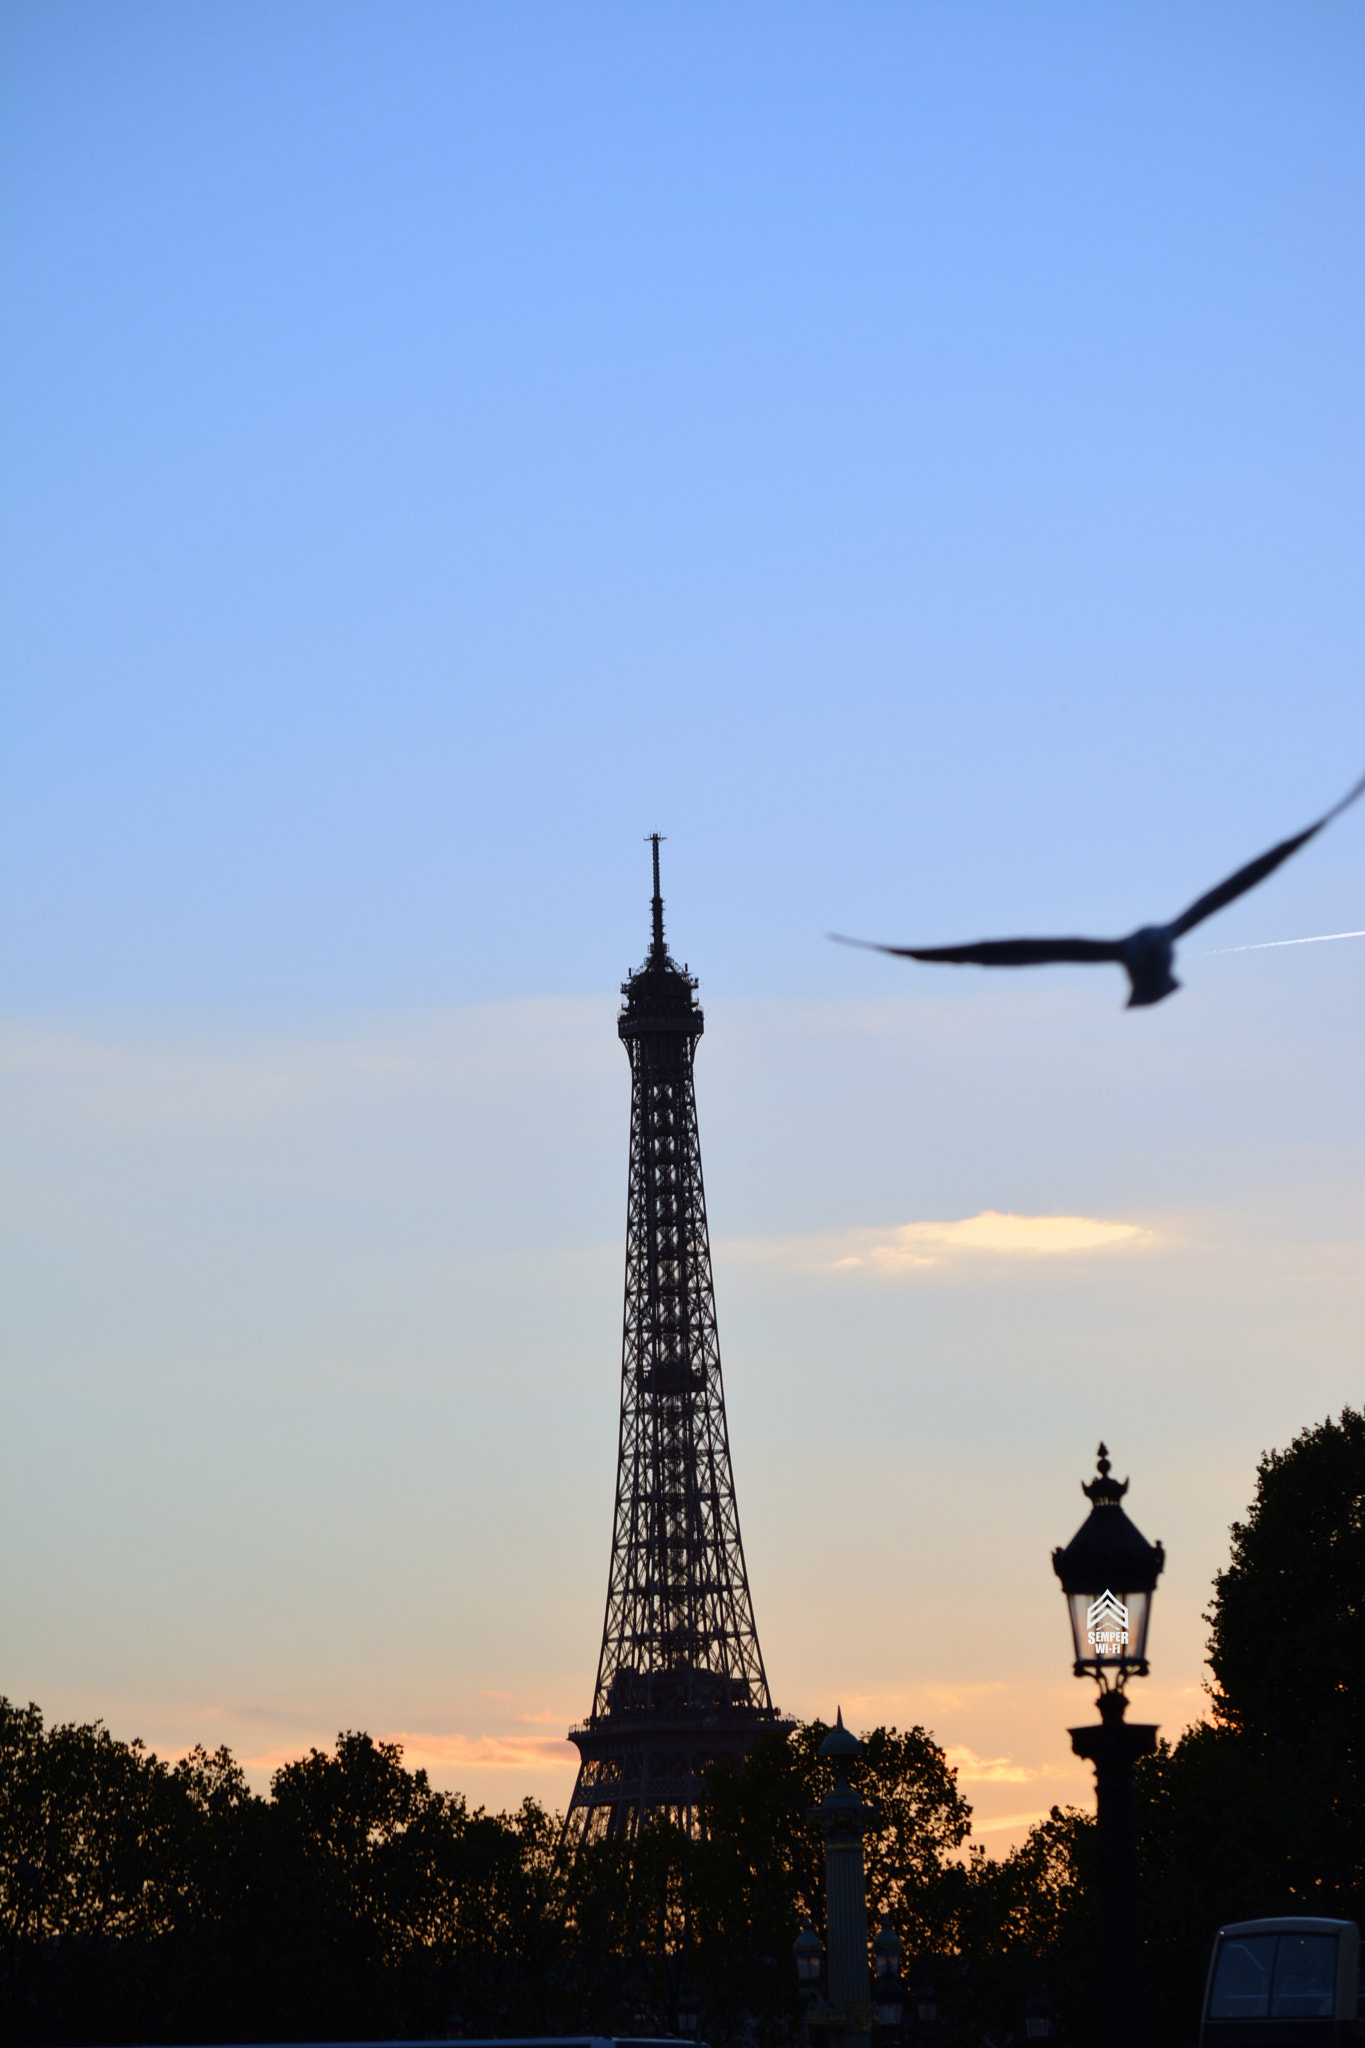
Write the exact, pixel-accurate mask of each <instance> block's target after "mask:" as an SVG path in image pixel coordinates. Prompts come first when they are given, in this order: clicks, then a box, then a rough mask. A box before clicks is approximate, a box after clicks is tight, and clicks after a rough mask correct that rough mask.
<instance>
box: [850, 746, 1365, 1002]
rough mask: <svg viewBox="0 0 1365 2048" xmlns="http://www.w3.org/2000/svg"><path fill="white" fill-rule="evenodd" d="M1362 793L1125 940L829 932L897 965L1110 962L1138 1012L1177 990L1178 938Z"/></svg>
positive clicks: (1364, 783)
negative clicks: (879, 939)
mask: <svg viewBox="0 0 1365 2048" xmlns="http://www.w3.org/2000/svg"><path fill="white" fill-rule="evenodd" d="M1362 790H1365V776H1362V777H1361V779H1360V781H1359V782H1358V783H1357V784H1356V786H1355V788H1354V789H1353V790H1351V791H1350V792H1349V794H1348V795H1346V796H1344V797H1343V798H1342V799H1341V802H1340V803H1339V804H1333V806H1332V808H1331V810H1330V811H1327V812H1325V813H1324V814H1323V816H1322V817H1320V818H1319V819H1318V820H1317V823H1316V824H1313V825H1310V826H1308V828H1307V830H1306V831H1303V832H1296V833H1295V835H1294V837H1293V838H1292V839H1282V840H1281V841H1280V843H1279V845H1278V846H1272V847H1271V849H1270V851H1269V853H1263V854H1260V855H1259V856H1258V857H1257V858H1256V859H1255V860H1251V861H1248V862H1247V864H1246V866H1245V867H1244V868H1238V870H1237V872H1236V874H1235V875H1229V876H1228V878H1227V880H1226V881H1225V882H1220V883H1219V884H1218V886H1217V888H1216V889H1210V890H1209V891H1208V892H1207V894H1205V895H1203V896H1199V897H1196V898H1195V901H1194V902H1193V903H1192V904H1191V905H1190V907H1189V909H1188V910H1184V911H1182V912H1181V914H1180V916H1179V917H1177V918H1175V919H1173V920H1172V922H1171V923H1170V924H1145V925H1142V926H1140V927H1139V929H1138V930H1137V931H1135V932H1129V934H1128V936H1127V938H1124V939H978V940H976V941H975V942H974V943H973V944H972V945H970V946H882V945H878V944H877V943H876V942H875V941H874V940H870V939H848V938H845V937H844V936H843V934H842V933H841V932H831V933H830V937H831V938H833V939H837V940H838V941H839V943H840V945H842V946H867V947H869V948H870V950H871V951H872V952H874V953H894V954H895V955H896V957H897V958H898V959H901V960H940V961H948V962H949V963H950V964H952V965H954V966H958V967H963V966H970V967H1046V966H1050V965H1053V964H1055V963H1057V962H1059V961H1070V962H1072V963H1076V962H1080V963H1082V964H1084V965H1090V964H1092V963H1094V962H1096V961H1113V962H1116V963H1117V964H1118V966H1120V967H1122V968H1123V969H1124V970H1125V972H1126V973H1127V976H1128V979H1129V981H1130V982H1131V984H1132V992H1131V994H1130V995H1129V997H1128V1008H1129V1009H1130V1010H1134V1009H1142V1008H1143V1007H1144V1006H1145V1005H1147V1004H1149V1003H1159V1002H1160V1001H1161V999H1162V997H1163V996H1169V995H1172V994H1174V992H1175V990H1176V989H1178V988H1179V986H1180V983H1179V982H1178V981H1177V980H1176V978H1175V976H1174V974H1173V973H1172V972H1171V968H1172V966H1173V964H1174V962H1175V942H1176V940H1177V939H1183V938H1184V936H1185V934H1186V932H1189V931H1193V930H1194V927H1195V926H1196V925H1197V924H1202V923H1203V922H1204V919H1205V918H1206V917H1212V916H1213V914H1214V912H1215V911H1216V910H1223V909H1225V908H1226V907H1227V905H1228V904H1229V903H1235V902H1236V900H1237V898H1238V897H1239V896H1245V894H1246V892H1247V890H1248V889H1254V888H1255V887H1256V884H1257V883H1258V882H1263V881H1264V880H1265V879H1266V876H1267V875H1273V874H1274V872H1275V870H1276V868H1277V867H1279V866H1280V864H1281V863H1282V862H1283V861H1287V860H1288V858H1289V856H1290V854H1291V853H1297V852H1298V850H1299V848H1300V847H1301V846H1306V845H1307V844H1308V842H1309V840H1310V839H1311V838H1313V836H1314V834H1315V833H1318V832H1321V830H1322V828H1323V826H1324V825H1328V824H1330V823H1331V821H1332V819H1333V818H1335V817H1336V816H1338V814H1339V813H1340V812H1342V811H1344V810H1345V809H1346V806H1347V805H1348V804H1353V803H1354V802H1355V800H1356V798H1357V797H1358V796H1359V795H1360V793H1361V791H1362Z"/></svg>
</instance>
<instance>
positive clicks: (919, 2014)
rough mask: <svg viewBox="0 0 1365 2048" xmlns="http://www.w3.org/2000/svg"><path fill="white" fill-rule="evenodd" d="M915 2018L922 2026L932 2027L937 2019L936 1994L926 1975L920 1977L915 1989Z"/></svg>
mask: <svg viewBox="0 0 1365 2048" xmlns="http://www.w3.org/2000/svg"><path fill="white" fill-rule="evenodd" d="M915 2018H916V2019H917V2020H918V2021H919V2023H920V2025H921V2026H922V2027H932V2026H933V2025H934V2024H935V2022H936V2021H937V2019H938V1996H937V1993H936V1992H935V1990H934V1987H933V1983H932V1981H931V1980H930V1978H929V1977H928V1976H927V1975H925V1976H922V1977H921V1978H920V1980H919V1983H918V1985H917V1986H916V1989H915Z"/></svg>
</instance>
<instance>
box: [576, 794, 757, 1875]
mask: <svg viewBox="0 0 1365 2048" xmlns="http://www.w3.org/2000/svg"><path fill="white" fill-rule="evenodd" d="M650 840H651V843H652V845H653V848H654V904H653V934H652V940H651V944H650V948H649V954H648V957H647V958H646V960H645V963H644V965H643V967H640V968H637V970H636V971H635V973H634V974H632V975H631V976H630V979H629V980H628V981H626V982H623V983H622V986H621V993H622V995H623V996H624V997H625V1002H624V1004H623V1005H622V1009H621V1014H620V1017H619V1019H618V1022H617V1030H618V1031H619V1033H620V1036H621V1042H622V1044H623V1045H624V1046H625V1048H626V1053H627V1056H628V1058H629V1060H630V1073H631V1096H630V1185H629V1194H628V1198H627V1207H626V1309H625V1332H624V1336H623V1339H622V1346H621V1438H620V1451H619V1455H618V1461H617V1468H616V1517H615V1522H614V1524H613V1528H612V1540H611V1568H610V1571H609V1572H608V1575H607V1612H606V1619H605V1622H604V1624H603V1628H602V1651H601V1656H600V1657H599V1659H598V1665H597V1687H596V1691H595V1692H594V1694H593V1703H592V1712H591V1714H590V1715H589V1716H588V1719H587V1720H586V1721H585V1722H584V1723H583V1724H582V1725H581V1726H580V1727H577V1728H572V1729H570V1731H569V1740H570V1741H571V1742H574V1743H576V1744H577V1746H578V1751H579V1755H580V1758H581V1762H580V1765H579V1770H578V1779H577V1782H576V1784H575V1785H574V1789H573V1797H572V1799H571V1800H570V1802H569V1812H568V1817H567V1820H566V1823H565V1831H566V1834H567V1835H569V1836H571V1837H577V1838H578V1839H579V1840H584V1841H591V1840H595V1839H598V1838H602V1837H606V1836H627V1837H629V1836H634V1835H635V1834H637V1833H638V1832H639V1830H640V1829H641V1827H643V1826H645V1825H647V1824H648V1823H649V1822H651V1821H653V1820H659V1819H668V1820H671V1821H674V1822H676V1823H677V1824H678V1825H679V1826H681V1827H683V1828H685V1829H686V1830H687V1831H688V1832H689V1833H695V1832H697V1830H698V1827H699V1805H700V1799H701V1794H702V1790H703V1784H702V1774H703V1772H704V1771H705V1769H706V1766H707V1764H708V1763H711V1762H712V1761H714V1760H715V1759H717V1758H719V1757H724V1756H743V1755H745V1754H747V1752H748V1750H749V1748H750V1747H751V1745H752V1744H753V1742H754V1740H755V1738H756V1737H757V1736H758V1735H760V1734H762V1733H763V1732H764V1731H765V1730H768V1729H778V1728H781V1729H786V1728H790V1727H791V1726H792V1725H793V1723H791V1722H790V1721H784V1720H783V1719H781V1717H780V1716H779V1715H778V1713H777V1711H776V1709H775V1708H774V1706H773V1703H772V1699H771V1697H770V1696H769V1692H768V1680H767V1675H766V1673H765V1672H764V1669H763V1653H762V1651H761V1650H760V1649H759V1647H758V1632H757V1630H756V1628H755V1627H754V1610H753V1602H752V1600H751V1599H750V1597H749V1578H748V1574H747V1572H746V1571H745V1568H744V1549H743V1546H742V1544H741V1542H740V1535H739V1513H738V1510H737V1508H736V1506H735V1482H734V1476H733V1474H732V1472H731V1470H730V1442H729V1436H728V1434H727V1431H726V1427H725V1394H724V1389H723V1387H722V1385H721V1376H720V1345H719V1341H718V1339H717V1335H716V1303H715V1295H714V1291H713V1288H712V1284H711V1247H710V1243H709V1241H708V1238H707V1232H706V1197H705V1193H704V1191H703V1187H702V1175H701V1145H700V1142H699V1140H698V1137H697V1104H696V1097H695V1095H694V1093H693V1085H692V1063H693V1059H694V1057H695V1055H696V1050H697V1040H698V1039H699V1038H700V1037H701V1034H702V1013H701V1010H700V1008H699V1007H698V1004H697V999H696V987H697V983H696V979H695V977H694V976H693V975H691V974H689V973H688V971H687V969H686V967H679V966H678V964H677V962H676V960H673V959H671V958H670V956H669V953H668V949H667V947H666V946H665V944H664V907H663V899H662V897H661V895H660V893H659V834H658V833H657V832H654V833H651V834H650Z"/></svg>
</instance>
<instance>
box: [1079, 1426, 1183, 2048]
mask: <svg viewBox="0 0 1365 2048" xmlns="http://www.w3.org/2000/svg"><path fill="white" fill-rule="evenodd" d="M1109 1473H1110V1464H1109V1453H1108V1451H1107V1450H1106V1449H1105V1447H1104V1445H1103V1444H1101V1445H1100V1449H1099V1471H1098V1474H1097V1476H1096V1477H1095V1478H1094V1479H1092V1480H1091V1481H1090V1483H1089V1484H1088V1485H1083V1486H1082V1489H1081V1490H1082V1492H1083V1493H1084V1494H1085V1496H1086V1498H1087V1499H1088V1500H1089V1502H1090V1513H1089V1515H1088V1516H1087V1518H1086V1520H1085V1521H1084V1522H1083V1523H1082V1524H1081V1526H1080V1528H1079V1529H1078V1530H1077V1531H1076V1534H1075V1535H1074V1536H1073V1537H1072V1539H1071V1541H1070V1543H1068V1544H1067V1545H1066V1547H1065V1549H1062V1550H1054V1551H1053V1553H1052V1566H1053V1570H1054V1571H1055V1572H1056V1574H1057V1576H1058V1578H1059V1579H1060V1580H1061V1582H1062V1591H1063V1592H1064V1593H1065V1594H1066V1602H1067V1609H1068V1612H1069V1614H1070V1617H1071V1637H1072V1648H1073V1649H1074V1651H1075V1671H1076V1676H1077V1678H1093V1679H1094V1680H1095V1682H1096V1684H1097V1685H1098V1687H1099V1695H1100V1696H1099V1709H1100V1720H1099V1726H1098V1727H1096V1726H1095V1725H1094V1724H1093V1723H1092V1724H1091V1725H1090V1726H1089V1727H1086V1728H1073V1729H1071V1730H1070V1735H1071V1747H1072V1749H1073V1750H1074V1751H1075V1752H1076V1755H1077V1756H1083V1757H1086V1758H1088V1759H1089V1760H1090V1762H1091V1763H1093V1764H1094V1766H1095V1809H1096V1812H1095V1817H1096V1824H1097V1828H1098V1834H1099V1844H1098V1846H1099V1892H1100V1897H1099V1906H1100V1930H1101V1932H1100V1947H1101V1963H1102V1967H1103V1982H1102V1986H1101V1991H1100V2003H1101V2010H1100V2014H1099V2020H1100V2038H1101V2040H1102V2041H1103V2042H1104V2043H1105V2044H1106V2048H1141V2043H1142V2019H1141V1990H1140V1985H1139V1965H1140V1961H1141V1934H1140V1931H1139V1926H1138V1863H1137V1787H1136V1784H1135V1782H1134V1778H1133V1765H1134V1763H1135V1762H1136V1760H1137V1758H1138V1757H1140V1756H1146V1755H1149V1754H1150V1753H1151V1751H1152V1750H1154V1749H1155V1748H1156V1729H1155V1728H1154V1727H1147V1726H1140V1725H1130V1724H1129V1723H1128V1722H1126V1721H1125V1720H1124V1715H1125V1714H1126V1713H1127V1711H1128V1699H1127V1695H1126V1692H1125V1687H1126V1685H1127V1683H1128V1680H1129V1679H1130V1678H1145V1677H1146V1675H1147V1627H1148V1623H1149V1622H1150V1620H1151V1613H1152V1595H1153V1593H1154V1592H1155V1591H1156V1582H1157V1579H1158V1577H1159V1576H1160V1573H1161V1568H1162V1566H1163V1565H1164V1564H1165V1562H1166V1553H1165V1552H1164V1550H1163V1549H1162V1547H1161V1545H1160V1544H1159V1543H1149V1542H1148V1541H1147V1539H1146V1537H1145V1536H1144V1535H1143V1534H1142V1533H1141V1531H1140V1530H1138V1529H1136V1528H1135V1527H1134V1526H1133V1524H1132V1523H1131V1522H1130V1521H1129V1519H1128V1517H1127V1515H1126V1514H1125V1513H1124V1511H1123V1509H1122V1507H1121V1506H1120V1505H1119V1503H1120V1502H1121V1501H1122V1499H1123V1496H1124V1494H1125V1493H1127V1491H1128V1481H1127V1480H1126V1479H1124V1480H1122V1481H1120V1480H1117V1479H1111V1478H1110V1476H1109Z"/></svg>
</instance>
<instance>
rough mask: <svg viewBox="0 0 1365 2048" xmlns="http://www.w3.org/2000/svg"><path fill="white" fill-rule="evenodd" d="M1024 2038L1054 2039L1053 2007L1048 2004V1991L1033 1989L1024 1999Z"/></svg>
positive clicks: (1029, 2039)
mask: <svg viewBox="0 0 1365 2048" xmlns="http://www.w3.org/2000/svg"><path fill="white" fill-rule="evenodd" d="M1024 2039H1025V2040H1026V2041H1050V2040H1051V2039H1052V2007H1051V2006H1050V2005H1049V2004H1048V1999H1047V1993H1046V1992H1045V1991H1043V1990H1041V1989H1039V1990H1037V1991H1031V1992H1030V1993H1029V1995H1028V1997H1027V1998H1026V1999H1025V2000H1024Z"/></svg>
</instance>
